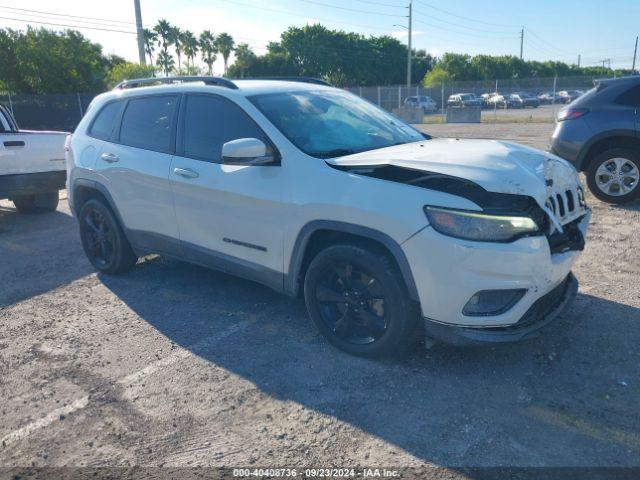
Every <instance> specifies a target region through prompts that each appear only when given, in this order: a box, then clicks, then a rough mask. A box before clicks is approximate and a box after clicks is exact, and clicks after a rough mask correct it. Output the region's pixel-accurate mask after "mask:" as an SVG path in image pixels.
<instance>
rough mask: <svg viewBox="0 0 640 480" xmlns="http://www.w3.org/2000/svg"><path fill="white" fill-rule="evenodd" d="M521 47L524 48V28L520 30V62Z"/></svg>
mask: <svg viewBox="0 0 640 480" xmlns="http://www.w3.org/2000/svg"><path fill="white" fill-rule="evenodd" d="M522 47H524V27H522V30H520V60H522Z"/></svg>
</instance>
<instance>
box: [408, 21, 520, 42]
mask: <svg viewBox="0 0 640 480" xmlns="http://www.w3.org/2000/svg"><path fill="white" fill-rule="evenodd" d="M414 22H416V23H420V24H422V25H426V26H427V27H431V28H436V29H438V30H444V31H446V32H452V33H457V34H458V35H469V36H472V37H481V38H487V35H486V34H484V33H474V32H463V31H460V30H453V29H451V28H446V27H441V26H440V25H433V24H431V23H427V22H425V21H423V20H414ZM491 38H495V39H498V38H515V34H514V35H513V36H506V35H501V36H493V37H491Z"/></svg>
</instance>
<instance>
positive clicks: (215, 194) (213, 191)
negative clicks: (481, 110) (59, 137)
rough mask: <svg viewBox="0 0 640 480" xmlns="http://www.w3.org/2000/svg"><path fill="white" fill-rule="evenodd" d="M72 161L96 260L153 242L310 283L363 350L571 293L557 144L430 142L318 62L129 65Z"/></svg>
mask: <svg viewBox="0 0 640 480" xmlns="http://www.w3.org/2000/svg"><path fill="white" fill-rule="evenodd" d="M153 83H161V85H155V86H145V85H150V84H153ZM67 164H68V180H67V182H68V184H67V188H68V193H69V200H70V203H71V207H72V210H73V212H74V213H75V215H76V216H77V218H78V220H79V224H80V235H81V238H82V244H83V246H84V249H85V252H86V254H87V256H88V258H89V260H90V261H91V263H92V264H93V265H94V266H95V267H96V268H97V269H98V270H100V271H102V272H105V273H118V272H122V271H125V270H126V269H128V268H130V267H132V266H133V265H134V264H135V263H136V259H137V257H139V256H141V255H145V254H148V253H158V254H161V255H167V256H171V257H174V258H178V259H183V260H186V261H189V262H193V263H196V264H199V265H204V266H207V267H211V268H215V269H219V270H222V271H224V272H228V273H231V274H235V275H238V276H242V277H245V278H247V279H251V280H254V281H257V282H260V283H263V284H265V285H268V286H269V287H272V288H274V289H275V290H278V291H280V292H284V293H286V294H289V295H292V296H295V295H298V294H299V293H302V294H303V295H304V298H305V301H306V305H307V308H308V311H309V314H310V316H311V318H312V319H313V321H314V322H315V324H316V325H317V326H318V328H319V329H320V331H321V332H322V334H323V335H324V336H325V337H326V338H327V339H328V340H329V341H330V342H331V343H332V344H334V345H335V346H337V347H339V348H341V349H343V350H346V351H348V352H350V353H353V354H356V355H365V356H376V355H381V354H394V353H400V352H402V351H403V350H404V349H405V344H406V342H407V340H408V338H409V337H410V336H411V335H412V334H413V333H414V332H415V331H416V327H418V325H419V324H420V323H419V321H418V320H419V319H422V320H423V322H422V323H423V324H424V330H425V333H426V335H427V336H428V337H430V338H435V339H440V340H444V341H448V342H450V343H457V344H461V343H467V342H478V341H489V342H497V341H514V340H521V339H524V338H528V337H531V336H533V335H535V334H536V331H537V330H538V329H539V328H540V327H541V326H543V325H544V324H546V323H547V322H549V321H550V320H551V319H552V318H553V317H555V316H556V315H557V314H558V313H559V312H560V311H561V310H562V309H563V308H564V307H565V306H566V305H567V304H568V303H569V302H570V300H571V299H572V298H573V297H574V296H575V292H576V290H577V282H576V280H575V279H574V277H573V276H572V275H571V273H570V272H571V267H572V265H573V263H574V261H575V260H576V257H577V256H578V252H579V251H580V250H582V249H583V247H584V235H585V232H586V229H587V225H588V223H589V217H590V211H589V209H588V208H587V206H586V205H585V202H584V198H583V194H582V188H581V186H580V182H579V179H578V174H577V172H576V171H575V169H574V168H573V167H572V166H571V165H569V164H568V163H567V162H565V161H564V160H562V159H560V158H558V157H555V156H553V155H551V154H548V153H545V152H542V151H538V150H534V149H531V148H526V147H523V146H520V145H516V144H512V143H507V142H502V141H493V140H458V139H444V138H443V139H435V138H433V139H432V138H430V137H429V136H426V135H424V134H422V133H420V132H418V131H417V130H415V129H413V128H412V127H410V126H408V125H405V124H404V123H402V122H401V121H400V120H398V119H397V118H395V117H393V116H391V115H389V114H388V113H386V112H384V111H383V110H381V109H379V108H377V107H375V106H374V105H372V104H370V103H368V102H366V101H364V100H362V99H360V98H358V97H356V96H354V95H352V94H350V93H347V92H345V91H342V90H339V89H337V88H333V87H331V86H329V85H327V84H324V82H321V81H318V80H314V79H296V80H295V81H294V80H292V79H288V80H287V81H283V80H273V79H271V80H238V81H233V82H232V81H230V80H226V79H221V78H215V77H175V78H169V79H143V80H132V81H128V82H124V83H123V84H121V85H120V86H119V88H117V89H116V90H115V91H113V92H109V93H106V94H103V95H101V96H99V97H98V98H96V100H94V102H93V104H92V105H91V107H90V110H89V112H88V113H87V115H85V117H84V119H83V120H82V122H81V123H80V125H78V128H77V129H76V131H75V133H74V134H73V137H72V138H71V139H70V141H69V142H68V157H67Z"/></svg>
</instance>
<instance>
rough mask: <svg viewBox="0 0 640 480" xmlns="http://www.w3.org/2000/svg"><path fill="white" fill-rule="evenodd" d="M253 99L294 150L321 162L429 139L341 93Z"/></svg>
mask: <svg viewBox="0 0 640 480" xmlns="http://www.w3.org/2000/svg"><path fill="white" fill-rule="evenodd" d="M249 99H250V100H251V101H252V102H253V104H254V105H255V106H256V107H257V108H258V109H259V110H260V111H261V112H262V113H263V114H264V115H265V116H266V117H267V118H268V119H269V120H270V121H271V123H273V124H274V125H275V126H276V128H278V129H279V130H280V131H281V132H282V133H283V135H284V136H285V137H287V138H288V139H289V140H290V141H291V142H292V143H293V144H294V145H295V146H296V147H298V148H299V149H300V150H302V151H303V152H304V153H306V154H307V155H311V156H314V157H318V158H331V157H339V156H342V155H349V154H351V153H357V152H364V151H367V150H375V149H378V148H384V147H390V146H392V145H400V144H404V143H410V142H418V141H421V140H425V138H428V137H426V136H425V135H423V134H422V133H420V132H419V131H417V130H415V129H414V128H412V127H410V126H409V125H407V124H405V123H403V122H402V121H400V120H398V119H397V118H396V117H394V116H392V115H390V114H388V113H387V112H385V111H384V110H382V109H380V108H378V107H376V106H374V105H372V104H371V103H369V102H367V101H365V100H362V99H361V98H359V97H357V96H355V95H352V94H350V93H348V92H343V91H340V90H322V91H294V92H281V93H269V94H262V95H255V96H253V97H249Z"/></svg>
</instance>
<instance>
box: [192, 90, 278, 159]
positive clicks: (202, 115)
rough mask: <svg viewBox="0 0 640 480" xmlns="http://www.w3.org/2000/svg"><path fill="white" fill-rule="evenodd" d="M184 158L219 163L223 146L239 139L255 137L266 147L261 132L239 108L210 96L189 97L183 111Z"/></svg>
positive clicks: (266, 141)
mask: <svg viewBox="0 0 640 480" xmlns="http://www.w3.org/2000/svg"><path fill="white" fill-rule="evenodd" d="M182 138H183V143H182V148H183V152H184V155H185V156H187V157H191V158H196V159H199V160H206V161H210V162H220V161H221V158H222V145H224V144H225V143H227V142H229V141H231V140H238V139H239V138H257V139H259V140H262V141H264V142H265V143H266V144H267V145H269V141H268V139H267V138H266V135H265V134H264V133H263V132H262V130H261V129H260V128H259V127H258V126H257V125H256V124H255V122H254V121H253V120H251V118H249V116H248V115H247V114H246V113H245V112H244V110H242V109H241V108H240V107H238V106H237V105H235V104H234V103H233V102H231V101H230V100H227V99H225V98H221V97H216V96H213V95H189V96H187V97H186V105H185V109H184V128H183V134H182Z"/></svg>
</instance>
